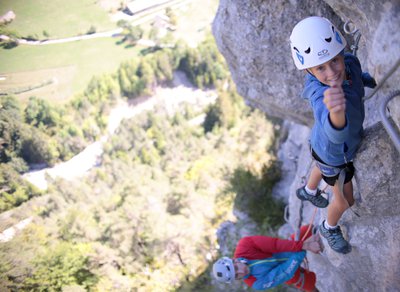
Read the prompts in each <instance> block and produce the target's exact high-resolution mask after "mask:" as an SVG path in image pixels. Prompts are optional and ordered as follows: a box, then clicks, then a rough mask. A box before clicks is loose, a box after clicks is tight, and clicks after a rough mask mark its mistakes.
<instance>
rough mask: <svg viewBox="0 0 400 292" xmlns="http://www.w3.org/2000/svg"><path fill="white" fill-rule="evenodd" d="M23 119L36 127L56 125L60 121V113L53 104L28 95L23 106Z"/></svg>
mask: <svg viewBox="0 0 400 292" xmlns="http://www.w3.org/2000/svg"><path fill="white" fill-rule="evenodd" d="M24 113H25V121H26V122H27V123H28V124H30V125H32V126H34V127H37V128H43V129H46V128H48V127H56V126H57V125H59V123H60V121H61V115H60V113H59V112H58V111H57V109H56V108H55V107H54V106H51V105H50V103H49V102H48V101H46V100H44V99H40V98H37V97H30V98H29V102H28V105H27V106H26V108H25V111H24Z"/></svg>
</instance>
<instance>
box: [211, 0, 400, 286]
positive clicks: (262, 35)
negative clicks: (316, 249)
mask: <svg viewBox="0 0 400 292" xmlns="http://www.w3.org/2000/svg"><path fill="white" fill-rule="evenodd" d="M310 15H320V16H325V17H327V18H328V19H330V20H331V21H332V22H333V23H335V24H336V25H337V26H338V27H339V28H340V29H341V30H342V31H343V29H342V28H343V26H342V25H343V23H344V22H345V21H347V20H351V21H353V23H354V24H355V25H356V27H357V28H358V29H360V31H361V33H362V38H361V40H360V43H359V47H360V48H359V50H358V56H359V58H360V61H361V64H362V67H363V69H364V71H369V72H370V73H371V74H372V75H373V76H374V77H375V78H376V80H377V81H378V83H380V82H381V81H382V80H383V79H384V78H385V75H386V74H387V72H388V71H389V70H390V69H391V67H392V66H393V64H395V63H396V61H397V60H398V59H399V58H400V30H399V27H400V1H399V0H388V1H361V0H339V1H334V0H326V1H311V0H305V1H295V0H290V1H278V0H271V1H262V0H257V1H256V0H249V1H238V0H236V1H228V0H221V1H220V4H219V9H218V12H217V14H216V16H215V19H214V22H213V34H214V36H215V39H216V42H217V45H218V47H219V49H220V51H221V53H222V54H223V55H224V57H225V59H226V61H227V63H228V65H229V68H230V71H231V73H232V77H233V79H234V81H235V83H236V85H237V88H238V91H239V93H240V94H241V95H242V96H243V97H244V99H245V101H246V103H247V104H248V105H250V106H252V107H257V108H259V109H261V110H262V111H264V112H266V113H267V114H269V115H272V116H277V117H280V118H282V119H284V120H288V121H291V122H295V123H300V124H303V125H306V126H311V125H312V123H313V118H312V113H311V109H310V107H309V105H308V103H307V102H306V101H304V100H302V99H301V98H300V97H299V94H300V92H301V89H302V83H303V73H302V72H299V71H297V69H296V68H295V66H294V64H293V61H292V59H291V54H290V49H289V36H290V33H291V30H292V28H293V26H294V25H295V24H296V23H297V22H298V21H300V20H301V19H303V18H305V17H307V16H310ZM346 37H347V38H348V41H349V42H350V43H352V37H351V36H346ZM395 89H397V90H398V89H400V69H397V71H395V73H394V74H393V75H392V76H391V77H389V78H388V79H387V80H386V83H385V84H384V85H383V86H382V88H381V89H380V90H379V91H378V92H376V94H375V95H374V96H373V97H372V98H371V99H369V100H367V101H366V120H365V124H364V126H365V128H366V131H365V139H364V140H363V142H362V145H361V147H360V150H359V152H358V154H357V157H356V159H355V161H354V163H355V167H356V169H357V173H356V178H355V179H354V183H355V198H356V204H355V206H354V207H353V209H354V211H356V212H357V213H358V214H360V217H357V216H356V215H355V214H354V213H353V212H351V211H350V210H348V211H346V213H345V214H344V216H343V217H342V219H341V221H340V222H339V223H340V224H341V225H342V229H343V230H344V233H345V236H346V237H347V238H348V239H349V241H350V243H351V244H352V246H353V251H352V252H351V253H350V254H348V255H340V254H337V253H335V252H333V251H332V250H330V248H329V247H327V248H326V249H325V251H324V253H323V255H313V254H310V255H309V256H308V258H309V262H310V268H311V269H312V270H313V271H315V272H316V273H317V277H318V284H317V287H318V288H319V289H320V291H400V261H399V258H400V244H399V242H400V232H399V231H400V200H399V199H400V175H399V173H400V153H398V152H397V150H396V149H395V147H394V145H393V143H392V141H391V140H390V139H389V137H388V135H387V133H386V131H385V130H384V128H383V127H382V124H381V123H380V116H379V114H378V106H379V104H380V102H381V100H382V99H383V97H385V96H386V95H388V94H389V93H390V92H391V91H393V90H395ZM371 92H372V90H367V94H366V95H367V96H368V95H369V94H371ZM388 108H389V111H390V115H391V117H392V119H393V120H394V122H395V123H396V124H397V126H398V127H399V126H400V96H399V97H396V98H395V99H394V100H392V101H391V102H390V103H389V106H388ZM298 132H299V131H298ZM301 133H303V134H301ZM307 133H308V131H300V132H299V133H298V134H300V135H308V134H307ZM288 137H291V136H290V134H289V135H288ZM298 141H303V142H302V143H303V144H302V146H301V147H300V148H299V147H298V146H297V148H299V149H298V153H293V155H296V156H297V157H296V163H293V162H291V164H290V163H289V164H286V165H296V167H297V169H296V171H295V173H296V174H295V176H294V177H293V179H291V180H290V179H288V178H284V182H285V184H286V185H287V184H290V188H289V193H290V195H289V196H288V199H287V201H288V203H289V213H290V223H291V224H292V225H295V226H296V225H297V224H298V220H299V218H300V217H299V212H298V211H299V207H300V206H299V205H300V204H299V200H298V199H297V198H296V197H295V194H294V192H295V190H296V189H297V188H298V187H299V186H300V185H302V184H303V183H304V180H305V178H306V177H308V173H309V170H310V167H311V165H312V162H311V157H310V154H309V151H308V149H307V148H308V147H307V142H306V141H307V139H306V138H305V137H303V136H301V137H299V138H298ZM293 155H291V156H293ZM286 173H293V171H289V170H286ZM328 190H329V188H328ZM328 193H329V191H328ZM307 204H308V203H305V206H304V211H303V213H302V218H303V223H309V221H310V220H311V217H312V214H313V211H314V208H313V207H312V206H310V205H307ZM325 212H326V211H325V210H318V212H317V215H316V217H315V220H314V223H315V224H318V223H320V222H321V220H323V218H325V217H326V213H325ZM289 231H290V228H289ZM325 244H326V242H325ZM326 246H327V245H326Z"/></svg>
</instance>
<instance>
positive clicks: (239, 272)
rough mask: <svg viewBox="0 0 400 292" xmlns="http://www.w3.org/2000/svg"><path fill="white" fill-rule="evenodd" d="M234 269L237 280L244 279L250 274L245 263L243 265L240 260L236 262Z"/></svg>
mask: <svg viewBox="0 0 400 292" xmlns="http://www.w3.org/2000/svg"><path fill="white" fill-rule="evenodd" d="M233 267H234V268H235V279H236V280H240V279H243V277H244V276H246V275H247V274H248V273H249V272H250V270H249V267H248V266H247V265H246V264H245V263H241V262H240V261H238V260H234V262H233Z"/></svg>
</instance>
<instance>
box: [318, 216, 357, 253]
mask: <svg viewBox="0 0 400 292" xmlns="http://www.w3.org/2000/svg"><path fill="white" fill-rule="evenodd" d="M324 222H325V221H323V222H322V223H321V225H320V226H319V228H318V229H319V233H320V234H321V235H322V236H323V237H325V238H326V240H327V241H328V244H329V246H330V247H331V248H332V249H333V250H334V251H336V252H338V253H343V254H346V253H349V252H351V245H350V243H348V242H347V241H346V240H345V239H344V238H343V234H342V230H341V229H340V227H339V226H338V227H336V228H335V229H326V228H325V226H324Z"/></svg>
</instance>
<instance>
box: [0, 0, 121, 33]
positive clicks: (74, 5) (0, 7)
mask: <svg viewBox="0 0 400 292" xmlns="http://www.w3.org/2000/svg"><path fill="white" fill-rule="evenodd" d="M96 3H97V1H93V0H69V1H65V0H51V1H46V0H29V1H26V0H1V1H0V15H3V14H4V13H6V12H7V11H9V10H12V11H14V13H15V14H16V18H15V20H14V21H12V22H11V23H10V24H9V26H8V27H9V28H10V29H11V30H14V31H17V32H18V33H19V34H20V35H21V36H23V37H27V36H35V37H37V38H39V39H45V38H46V37H45V36H44V35H43V32H46V33H47V34H48V38H51V39H55V38H63V37H70V36H76V35H80V34H86V33H87V32H88V30H89V29H90V28H91V26H94V27H95V28H96V30H97V31H98V32H100V31H105V30H110V29H114V28H116V24H115V23H112V22H111V21H110V19H109V17H108V13H107V11H105V10H104V9H102V8H101V7H100V5H97V4H96Z"/></svg>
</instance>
